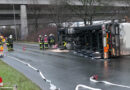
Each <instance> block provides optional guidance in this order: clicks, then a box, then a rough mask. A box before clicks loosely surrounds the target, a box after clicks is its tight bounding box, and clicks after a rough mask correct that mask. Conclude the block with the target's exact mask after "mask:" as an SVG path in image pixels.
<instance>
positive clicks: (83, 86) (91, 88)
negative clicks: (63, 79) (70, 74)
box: [75, 84, 102, 90]
mask: <svg viewBox="0 0 130 90" xmlns="http://www.w3.org/2000/svg"><path fill="white" fill-rule="evenodd" d="M80 87H81V88H85V89H89V90H102V89H99V88H93V87H89V86H86V85H82V84H79V85H77V86H76V88H75V90H79V88H80Z"/></svg>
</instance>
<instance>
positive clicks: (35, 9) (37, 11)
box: [28, 0, 41, 31]
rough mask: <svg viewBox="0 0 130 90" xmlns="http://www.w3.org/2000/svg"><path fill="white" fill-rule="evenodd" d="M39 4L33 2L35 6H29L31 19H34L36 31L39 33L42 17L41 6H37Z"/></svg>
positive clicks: (35, 1) (35, 0)
mask: <svg viewBox="0 0 130 90" xmlns="http://www.w3.org/2000/svg"><path fill="white" fill-rule="evenodd" d="M37 3H38V2H37V0H33V5H28V11H29V13H30V16H29V17H31V18H30V19H32V22H33V24H34V27H35V31H38V27H39V19H40V15H41V6H40V5H37Z"/></svg>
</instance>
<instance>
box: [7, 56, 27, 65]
mask: <svg viewBox="0 0 130 90" xmlns="http://www.w3.org/2000/svg"><path fill="white" fill-rule="evenodd" d="M8 57H10V58H12V59H15V60H16V61H18V62H21V63H23V64H25V65H27V64H28V63H26V62H23V61H21V60H19V59H17V58H15V57H12V56H8Z"/></svg>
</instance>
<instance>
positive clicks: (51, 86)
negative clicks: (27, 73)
mask: <svg viewBox="0 0 130 90" xmlns="http://www.w3.org/2000/svg"><path fill="white" fill-rule="evenodd" d="M8 57H10V58H12V59H14V60H16V61H18V62H21V63H23V64H25V65H27V66H28V67H30V68H32V69H33V70H35V71H37V72H38V71H39V74H40V76H41V78H42V79H43V80H45V81H46V82H48V83H49V85H50V90H60V89H57V87H56V86H55V85H54V84H52V83H51V80H47V79H46V78H45V76H44V75H43V74H42V72H41V71H40V70H38V69H36V68H35V67H33V66H32V65H30V64H29V63H26V62H24V61H21V60H20V59H17V58H15V57H12V56H8Z"/></svg>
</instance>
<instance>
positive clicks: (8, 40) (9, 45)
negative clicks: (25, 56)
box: [7, 35, 14, 51]
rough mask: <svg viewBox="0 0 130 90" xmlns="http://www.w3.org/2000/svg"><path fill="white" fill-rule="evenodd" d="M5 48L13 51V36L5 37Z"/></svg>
mask: <svg viewBox="0 0 130 90" xmlns="http://www.w3.org/2000/svg"><path fill="white" fill-rule="evenodd" d="M7 48H8V51H13V50H14V49H13V36H12V35H9V37H8V38H7Z"/></svg>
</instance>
